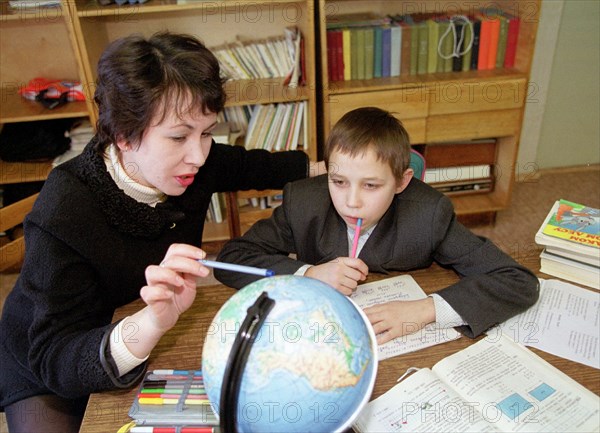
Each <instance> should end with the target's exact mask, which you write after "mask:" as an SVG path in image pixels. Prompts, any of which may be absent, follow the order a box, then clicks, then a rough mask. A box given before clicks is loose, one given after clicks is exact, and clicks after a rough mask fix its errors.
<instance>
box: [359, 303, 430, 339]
mask: <svg viewBox="0 0 600 433" xmlns="http://www.w3.org/2000/svg"><path fill="white" fill-rule="evenodd" d="M365 314H366V315H367V318H368V319H369V321H370V322H371V324H372V325H373V330H374V331H375V334H376V335H377V343H378V344H383V343H387V342H388V341H390V340H392V339H394V338H397V337H401V336H403V335H408V334H412V333H414V332H417V331H419V330H420V329H422V328H423V327H425V325H427V324H429V323H432V322H435V305H434V303H433V298H431V297H427V298H425V299H419V300H418V301H393V302H386V303H385V304H379V305H373V306H372V307H369V308H365Z"/></svg>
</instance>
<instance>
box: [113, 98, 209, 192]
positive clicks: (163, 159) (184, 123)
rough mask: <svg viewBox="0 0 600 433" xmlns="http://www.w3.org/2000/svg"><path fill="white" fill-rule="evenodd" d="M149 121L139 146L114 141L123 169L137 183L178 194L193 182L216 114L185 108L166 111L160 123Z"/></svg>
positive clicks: (204, 154) (206, 146)
mask: <svg viewBox="0 0 600 433" xmlns="http://www.w3.org/2000/svg"><path fill="white" fill-rule="evenodd" d="M159 121H160V119H158V120H156V121H153V122H152V126H150V127H149V128H148V129H147V130H146V131H145V133H144V135H143V137H142V140H141V142H140V145H139V146H136V145H135V144H133V143H129V142H127V141H120V142H119V143H117V145H118V146H119V148H120V150H121V152H120V155H121V163H122V165H123V168H124V169H125V171H126V172H127V174H128V175H129V177H131V178H132V179H133V180H135V181H136V182H138V183H139V184H141V185H145V186H148V187H152V188H156V189H158V190H160V191H162V192H163V193H164V194H166V195H172V196H178V195H181V194H183V193H184V191H185V190H186V188H187V187H188V186H190V185H191V184H192V183H193V182H194V176H195V175H196V173H197V172H198V170H199V169H200V167H202V166H203V165H204V163H205V162H206V158H207V157H208V153H209V152H210V148H211V144H212V134H211V132H212V130H213V129H214V127H215V125H216V123H217V114H216V113H209V114H203V113H201V112H199V111H196V110H186V112H183V113H181V114H180V115H179V116H178V115H177V113H176V112H175V110H172V109H171V110H169V111H168V113H167V115H166V116H165V118H164V119H163V120H162V122H160V123H158V122H159Z"/></svg>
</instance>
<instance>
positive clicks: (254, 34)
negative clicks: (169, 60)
mask: <svg viewBox="0 0 600 433" xmlns="http://www.w3.org/2000/svg"><path fill="white" fill-rule="evenodd" d="M1 4H2V11H1V14H2V15H0V19H1V26H2V27H1V32H2V34H1V36H2V38H1V44H2V46H1V47H2V98H3V100H2V101H3V102H2V112H1V113H0V122H16V121H24V120H37V119H49V118H61V117H70V116H73V117H77V116H86V117H89V119H90V121H91V122H92V124H95V122H96V120H97V116H98V114H97V111H96V107H95V105H94V103H93V93H94V82H95V79H96V64H97V62H98V59H99V57H100V55H101V53H102V51H103V50H104V48H105V47H106V46H107V44H108V43H110V42H111V41H113V40H115V39H117V38H119V37H122V36H126V35H129V34H131V33H140V34H143V35H145V36H149V35H151V34H152V33H155V32H157V31H163V30H169V31H174V32H181V33H189V34H193V35H195V36H197V37H198V38H199V39H200V40H202V41H203V42H204V43H205V44H206V45H207V46H208V47H216V46H219V45H221V44H223V43H225V42H233V41H235V40H236V37H238V36H240V37H243V38H244V39H245V40H254V39H262V38H269V37H277V36H281V35H283V34H284V30H285V28H286V27H290V26H295V27H297V28H298V29H299V30H300V31H301V32H302V36H303V38H304V41H305V43H304V47H305V52H304V56H305V58H306V59H307V61H306V66H305V74H306V77H305V81H306V85H303V86H298V87H296V88H290V87H288V86H286V85H284V84H283V79H256V80H238V81H230V82H228V83H226V93H227V103H226V106H236V105H238V106H239V105H254V104H271V103H283V102H297V101H306V104H307V105H306V106H307V116H306V117H305V118H306V119H307V128H308V134H307V140H306V142H305V144H304V148H303V150H304V151H305V152H306V153H307V154H308V155H309V157H310V158H311V159H312V160H316V156H317V149H316V142H317V137H316V136H317V133H316V105H317V101H316V91H315V89H316V73H315V62H314V61H312V59H315V58H316V52H315V23H314V16H315V9H314V3H313V1H312V0H299V1H294V0H258V1H257V0H238V1H235V2H224V1H221V2H204V1H196V0H179V1H178V0H150V1H148V2H146V3H143V4H133V5H130V4H125V5H123V6H118V5H116V4H112V5H108V6H101V5H99V4H98V2H96V1H94V0H72V1H63V3H62V7H59V8H50V9H35V10H29V11H11V10H10V9H9V8H8V7H7V3H5V2H3V3H1ZM36 76H45V77H51V78H66V77H69V78H77V79H79V80H80V81H81V82H82V83H83V85H84V90H85V92H86V96H87V101H86V102H83V103H69V104H67V105H66V106H63V107H61V108H59V109H56V110H44V109H42V108H41V107H40V106H39V105H38V104H36V103H34V102H30V101H25V100H23V99H22V98H20V96H19V95H18V93H17V90H18V88H19V87H20V86H21V85H23V84H25V83H26V82H27V81H28V80H29V79H30V78H33V77H36ZM5 100H6V101H8V102H7V103H6V104H5V102H4V101H5ZM11 169H12V170H14V169H15V168H14V167H11ZM29 169H30V168H29ZM2 170H3V172H4V170H5V169H4V168H3V169H2ZM3 176H4V174H3ZM229 237H230V234H229V228H228V224H227V222H223V223H220V224H216V223H207V224H206V225H205V229H204V235H203V240H204V241H205V242H207V241H219V240H226V239H228V238H229Z"/></svg>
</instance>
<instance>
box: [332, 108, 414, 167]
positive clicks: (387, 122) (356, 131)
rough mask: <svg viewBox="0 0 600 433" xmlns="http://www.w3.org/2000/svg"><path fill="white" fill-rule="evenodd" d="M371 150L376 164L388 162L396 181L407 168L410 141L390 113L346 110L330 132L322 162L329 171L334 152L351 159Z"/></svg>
mask: <svg viewBox="0 0 600 433" xmlns="http://www.w3.org/2000/svg"><path fill="white" fill-rule="evenodd" d="M370 148H371V149H373V150H374V151H375V154H376V155H377V159H378V160H379V161H383V162H387V163H388V164H389V165H390V167H391V169H392V173H393V174H394V177H396V179H401V178H402V175H403V174H404V172H405V171H406V169H407V168H408V167H409V163H410V139H409V136H408V132H406V129H404V126H403V125H402V122H401V121H400V120H398V119H397V118H396V117H394V116H393V114H392V113H390V112H388V111H385V110H382V109H381V108H377V107H361V108H357V109H355V110H352V111H349V112H348V113H346V114H344V116H343V117H342V118H341V119H340V120H338V122H337V123H336V124H335V125H334V126H333V128H332V129H331V133H330V134H329V138H328V139H327V141H326V143H325V149H324V155H323V159H324V160H325V164H326V165H327V168H328V169H329V157H330V156H331V154H332V153H333V151H336V150H337V151H338V152H340V153H344V154H350V155H351V156H355V155H359V154H362V153H364V152H366V151H367V150H368V149H370Z"/></svg>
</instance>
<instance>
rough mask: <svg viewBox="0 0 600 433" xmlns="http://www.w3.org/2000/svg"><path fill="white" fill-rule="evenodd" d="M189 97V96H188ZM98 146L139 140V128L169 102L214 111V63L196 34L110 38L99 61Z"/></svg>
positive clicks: (220, 99)
mask: <svg viewBox="0 0 600 433" xmlns="http://www.w3.org/2000/svg"><path fill="white" fill-rule="evenodd" d="M190 98H191V99H190ZM94 100H95V102H96V104H97V105H98V110H99V118H98V123H97V136H98V144H97V150H98V151H99V152H104V151H105V150H106V148H107V146H108V145H109V144H110V143H115V142H116V141H117V140H118V139H125V140H127V141H130V142H131V143H134V144H137V145H139V143H140V141H141V139H142V136H143V134H144V131H145V130H146V129H147V128H148V127H149V126H151V125H150V123H151V122H152V120H153V119H154V118H155V117H156V116H158V119H160V120H163V119H164V116H165V115H166V114H167V110H168V109H169V108H170V107H174V108H175V109H176V110H178V112H177V114H178V115H182V114H184V113H185V112H187V111H190V110H201V112H202V113H205V114H208V113H218V112H219V111H221V110H222V109H223V106H224V105H225V91H224V89H223V80H222V79H221V77H220V70H219V62H218V60H217V59H216V57H215V56H214V54H213V53H212V52H211V51H210V50H209V49H208V48H206V46H205V45H204V44H203V43H202V42H200V41H199V40H198V39H196V38H194V37H193V36H190V35H184V34H176V33H170V32H161V33H156V34H154V35H153V36H151V37H150V38H149V39H146V38H144V37H143V36H140V35H131V36H127V37H124V38H121V39H118V40H116V41H114V42H112V43H111V44H110V45H109V46H108V47H107V48H106V50H105V51H104V53H103V54H102V56H101V57H100V60H99V62H98V79H97V82H96V91H95V94H94Z"/></svg>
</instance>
